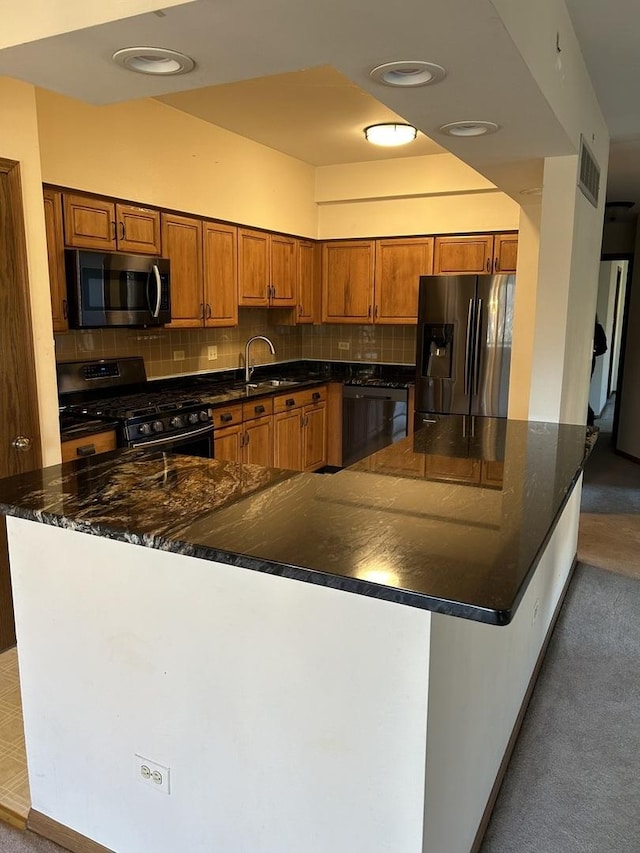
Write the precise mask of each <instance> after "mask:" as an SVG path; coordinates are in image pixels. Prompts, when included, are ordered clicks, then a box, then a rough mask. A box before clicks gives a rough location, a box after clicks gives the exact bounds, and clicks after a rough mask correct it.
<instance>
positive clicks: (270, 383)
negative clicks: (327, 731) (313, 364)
mask: <svg viewBox="0 0 640 853" xmlns="http://www.w3.org/2000/svg"><path fill="white" fill-rule="evenodd" d="M299 384H300V383H299V382H296V381H295V379H264V380H262V382H248V383H247V385H246V387H247V389H249V390H256V389H258V390H259V389H261V388H290V387H291V386H292V385H299Z"/></svg>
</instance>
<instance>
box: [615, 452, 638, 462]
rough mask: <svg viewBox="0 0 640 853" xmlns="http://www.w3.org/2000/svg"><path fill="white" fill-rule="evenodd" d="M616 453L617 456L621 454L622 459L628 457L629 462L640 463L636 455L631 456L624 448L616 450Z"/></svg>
mask: <svg viewBox="0 0 640 853" xmlns="http://www.w3.org/2000/svg"><path fill="white" fill-rule="evenodd" d="M616 454H617V455H618V456H622V458H623V459H628V460H629V461H630V462H635V463H636V464H638V463H640V459H638V457H637V456H632V455H631V453H625V452H624V450H616Z"/></svg>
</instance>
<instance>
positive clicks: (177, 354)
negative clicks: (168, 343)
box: [173, 349, 184, 361]
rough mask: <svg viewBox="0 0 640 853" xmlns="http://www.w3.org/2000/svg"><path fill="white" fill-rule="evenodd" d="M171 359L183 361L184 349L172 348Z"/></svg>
mask: <svg viewBox="0 0 640 853" xmlns="http://www.w3.org/2000/svg"><path fill="white" fill-rule="evenodd" d="M173 360H174V361H184V350H183V349H174V351H173Z"/></svg>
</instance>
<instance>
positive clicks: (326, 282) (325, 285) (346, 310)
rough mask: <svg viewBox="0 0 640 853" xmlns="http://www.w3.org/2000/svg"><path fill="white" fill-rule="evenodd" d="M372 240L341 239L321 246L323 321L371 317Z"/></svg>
mask: <svg viewBox="0 0 640 853" xmlns="http://www.w3.org/2000/svg"><path fill="white" fill-rule="evenodd" d="M374 254H375V243H374V241H373V240H344V241H339V242H335V243H325V244H324V245H323V247H322V320H323V322H325V323H371V322H372V320H373V271H374Z"/></svg>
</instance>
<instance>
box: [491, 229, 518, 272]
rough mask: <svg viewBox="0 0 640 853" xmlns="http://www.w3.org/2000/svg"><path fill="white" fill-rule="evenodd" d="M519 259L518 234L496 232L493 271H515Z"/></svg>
mask: <svg viewBox="0 0 640 853" xmlns="http://www.w3.org/2000/svg"><path fill="white" fill-rule="evenodd" d="M517 260H518V235H517V234H496V235H495V237H494V238H493V271H494V272H515V271H516V263H517Z"/></svg>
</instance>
